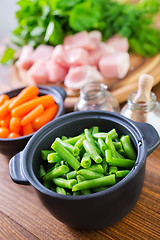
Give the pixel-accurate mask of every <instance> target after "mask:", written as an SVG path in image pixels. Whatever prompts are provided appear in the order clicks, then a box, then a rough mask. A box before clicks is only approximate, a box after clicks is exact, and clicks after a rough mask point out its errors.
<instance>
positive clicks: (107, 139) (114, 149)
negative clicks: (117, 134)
mask: <svg viewBox="0 0 160 240" xmlns="http://www.w3.org/2000/svg"><path fill="white" fill-rule="evenodd" d="M106 144H107V146H108V148H109V149H110V150H111V153H112V156H113V157H117V153H116V148H115V146H114V144H113V141H112V139H111V138H110V136H107V137H106Z"/></svg>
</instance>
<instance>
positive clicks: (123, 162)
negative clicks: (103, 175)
mask: <svg viewBox="0 0 160 240" xmlns="http://www.w3.org/2000/svg"><path fill="white" fill-rule="evenodd" d="M107 162H108V164H109V165H113V166H117V167H123V168H126V169H127V170H128V169H131V168H132V167H133V166H134V164H135V161H134V160H131V159H126V158H112V159H111V160H108V161H107Z"/></svg>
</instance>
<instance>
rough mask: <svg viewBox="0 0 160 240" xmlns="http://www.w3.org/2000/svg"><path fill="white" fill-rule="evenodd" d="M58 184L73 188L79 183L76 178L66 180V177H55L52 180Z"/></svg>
mask: <svg viewBox="0 0 160 240" xmlns="http://www.w3.org/2000/svg"><path fill="white" fill-rule="evenodd" d="M52 181H53V182H54V183H55V184H56V185H57V186H59V187H62V188H68V189H72V188H73V186H74V185H76V184H77V180H76V179H70V180H66V179H65V178H53V180H52Z"/></svg>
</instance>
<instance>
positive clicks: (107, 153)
mask: <svg viewBox="0 0 160 240" xmlns="http://www.w3.org/2000/svg"><path fill="white" fill-rule="evenodd" d="M111 159H112V152H111V149H106V150H105V160H106V162H108V161H110V160H111Z"/></svg>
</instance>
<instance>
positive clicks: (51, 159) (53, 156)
mask: <svg viewBox="0 0 160 240" xmlns="http://www.w3.org/2000/svg"><path fill="white" fill-rule="evenodd" d="M47 160H48V162H49V163H56V162H60V161H61V160H62V158H61V157H60V156H59V154H58V153H56V152H52V153H50V154H48V156H47Z"/></svg>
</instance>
